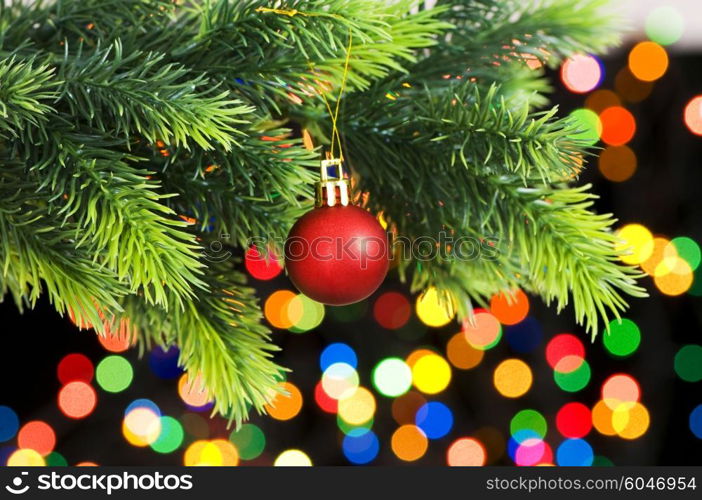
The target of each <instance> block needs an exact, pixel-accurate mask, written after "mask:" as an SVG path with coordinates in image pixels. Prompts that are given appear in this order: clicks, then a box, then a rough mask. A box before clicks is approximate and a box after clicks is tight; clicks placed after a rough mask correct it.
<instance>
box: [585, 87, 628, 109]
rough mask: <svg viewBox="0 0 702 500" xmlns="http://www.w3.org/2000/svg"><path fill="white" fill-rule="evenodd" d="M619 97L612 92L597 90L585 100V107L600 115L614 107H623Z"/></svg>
mask: <svg viewBox="0 0 702 500" xmlns="http://www.w3.org/2000/svg"><path fill="white" fill-rule="evenodd" d="M621 104H622V101H621V100H620V99H619V96H618V95H617V94H615V93H614V92H612V91H611V90H605V89H602V90H596V91H594V92H593V93H592V94H590V95H589V96H587V99H585V107H586V108H587V109H590V110H592V111H594V112H595V113H597V114H598V115H599V114H600V113H601V112H602V111H604V110H605V109H607V108H609V107H612V106H621Z"/></svg>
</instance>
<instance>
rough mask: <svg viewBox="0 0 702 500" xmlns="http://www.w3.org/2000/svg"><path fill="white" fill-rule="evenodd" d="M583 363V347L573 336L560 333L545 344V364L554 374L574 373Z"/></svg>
mask: <svg viewBox="0 0 702 500" xmlns="http://www.w3.org/2000/svg"><path fill="white" fill-rule="evenodd" d="M584 361H585V346H584V345H583V343H582V341H581V340H580V339H579V338H578V337H576V336H575V335H571V334H570V333H561V334H558V335H556V336H554V337H553V338H552V339H551V340H549V342H548V344H546V362H547V363H548V364H549V366H550V367H551V368H552V369H553V370H555V371H556V372H559V373H571V372H574V371H576V370H577V369H578V368H580V366H581V365H582V364H583V363H584Z"/></svg>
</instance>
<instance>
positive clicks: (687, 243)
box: [664, 236, 702, 271]
mask: <svg viewBox="0 0 702 500" xmlns="http://www.w3.org/2000/svg"><path fill="white" fill-rule="evenodd" d="M670 246H671V247H672V248H666V249H665V250H664V253H665V254H668V253H672V251H673V249H674V250H675V252H677V255H678V256H680V258H681V259H683V260H684V261H685V262H687V264H688V265H689V266H690V268H691V269H692V270H693V271H695V270H696V269H697V268H698V267H699V265H700V261H702V251H701V250H700V246H699V245H698V244H697V242H696V241H695V240H693V239H692V238H688V237H687V236H678V237H676V238H673V239H672V240H671V241H670Z"/></svg>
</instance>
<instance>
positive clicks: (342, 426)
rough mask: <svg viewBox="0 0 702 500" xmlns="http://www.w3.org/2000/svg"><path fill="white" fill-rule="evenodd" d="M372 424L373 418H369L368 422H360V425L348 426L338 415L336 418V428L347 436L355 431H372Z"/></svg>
mask: <svg viewBox="0 0 702 500" xmlns="http://www.w3.org/2000/svg"><path fill="white" fill-rule="evenodd" d="M373 423H374V419H373V417H371V418H370V419H369V420H366V421H365V422H362V423H360V424H350V423H348V422H346V421H345V420H344V419H343V418H341V417H340V416H339V415H337V416H336V426H337V427H338V428H339V430H340V431H341V432H343V433H344V434H348V433H350V432H351V431H353V430H356V429H372V428H373Z"/></svg>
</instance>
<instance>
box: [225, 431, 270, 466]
mask: <svg viewBox="0 0 702 500" xmlns="http://www.w3.org/2000/svg"><path fill="white" fill-rule="evenodd" d="M229 440H230V441H231V442H232V443H234V445H235V446H236V449H237V450H239V456H240V457H241V459H242V460H254V459H256V458H258V457H259V456H260V455H261V453H263V450H264V449H265V448H266V436H265V434H264V433H263V431H262V430H261V428H260V427H258V426H256V425H254V424H243V425H242V426H241V427H240V428H239V429H238V430H234V431H232V433H231V434H230V435H229Z"/></svg>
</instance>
